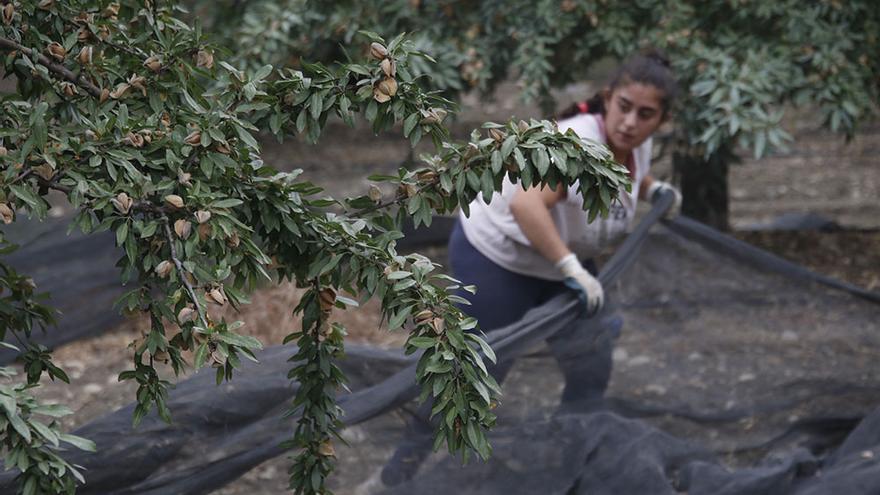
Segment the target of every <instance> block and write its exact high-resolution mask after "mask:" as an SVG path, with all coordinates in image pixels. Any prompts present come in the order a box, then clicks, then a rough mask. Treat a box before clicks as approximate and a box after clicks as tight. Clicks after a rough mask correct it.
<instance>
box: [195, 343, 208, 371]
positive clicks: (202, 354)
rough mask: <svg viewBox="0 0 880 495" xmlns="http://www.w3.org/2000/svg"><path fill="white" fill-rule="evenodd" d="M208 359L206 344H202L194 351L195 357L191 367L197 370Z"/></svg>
mask: <svg viewBox="0 0 880 495" xmlns="http://www.w3.org/2000/svg"><path fill="white" fill-rule="evenodd" d="M207 357H208V344H207V343H204V344H202V345H200V346H199V347H198V349H196V355H195V357H193V367H194V368H195V369H199V368H201V367H202V366H204V365H205V360H206V359H207Z"/></svg>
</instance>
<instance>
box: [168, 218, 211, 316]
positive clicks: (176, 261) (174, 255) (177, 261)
mask: <svg viewBox="0 0 880 495" xmlns="http://www.w3.org/2000/svg"><path fill="white" fill-rule="evenodd" d="M162 220H164V224H165V225H164V227H165V238H166V239H167V240H168V246H169V247H170V248H171V261H173V262H174V266H176V267H177V276H178V277H179V278H180V283H181V284H183V286H184V287H185V288H186V292H187V293H188V294H189V297H190V299H192V302H193V305H195V307H196V312H197V313H198V314H199V319H200V320H201V321H202V325H204V326H205V330H207V329H208V319H207V318H206V317H205V312H204V310H202V306H201V305H199V299H198V298H197V297H196V291H195V290H193V287H192V285H190V283H189V280H187V279H186V275H185V273H186V272H185V271H184V269H183V263H181V262H180V259H179V258H178V257H177V248H175V247H174V236H173V235H172V234H171V226H170V225H169V224H170V223H171V220H170V219H169V218H168V217H167V216H166V215H162Z"/></svg>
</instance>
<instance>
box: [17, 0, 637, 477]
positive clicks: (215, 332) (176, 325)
mask: <svg viewBox="0 0 880 495" xmlns="http://www.w3.org/2000/svg"><path fill="white" fill-rule="evenodd" d="M243 5H244V4H243ZM247 5H248V6H249V7H250V4H247ZM260 5H262V6H264V7H267V8H268V4H260ZM257 6H258V5H257V4H256V3H255V4H254V8H256V7H257ZM0 15H2V19H0V53H2V55H3V60H2V67H3V70H4V75H5V76H6V77H10V78H12V77H14V79H15V81H16V84H17V86H16V91H15V93H13V94H8V95H4V96H2V98H0V105H2V109H0V184H2V187H0V216H2V220H3V222H4V223H5V224H10V223H12V222H15V221H18V220H19V219H20V218H21V217H22V216H30V217H35V218H43V217H45V215H46V214H47V210H48V208H49V206H50V205H49V203H48V201H47V195H48V194H49V192H50V191H58V192H60V193H63V196H64V197H65V198H66V201H68V202H69V203H70V205H71V206H72V207H73V208H74V209H75V211H76V214H75V217H74V218H73V220H72V225H73V226H74V227H76V228H79V229H81V230H83V231H84V232H96V231H106V230H110V231H112V232H114V234H115V239H116V243H117V244H118V245H119V246H120V247H121V248H122V250H123V252H124V254H123V255H122V256H121V258H120V259H119V261H118V267H119V269H120V273H121V278H122V280H123V281H124V282H126V283H127V284H128V287H130V290H129V291H128V292H127V293H125V294H124V295H123V296H122V297H121V298H120V301H119V305H120V306H121V308H122V309H123V310H124V311H128V312H144V313H146V314H148V315H149V328H145V329H143V338H142V339H138V340H137V341H135V342H134V343H133V347H134V349H135V353H134V358H133V362H132V363H131V368H130V369H127V370H121V373H120V375H119V379H120V380H131V381H134V382H136V383H137V385H138V390H137V397H136V398H137V407H136V409H135V411H134V418H133V420H134V422H135V423H137V422H138V421H140V420H141V419H142V418H143V417H144V416H145V415H147V414H149V413H150V412H151V411H153V410H155V411H156V412H157V413H158V415H159V416H161V417H162V418H164V419H165V420H167V421H171V420H172V414H173V411H169V410H168V407H167V405H166V400H167V396H168V389H169V387H170V386H171V383H170V382H169V381H167V380H165V379H163V378H162V377H163V376H167V374H162V373H160V370H161V369H162V368H164V367H167V368H169V369H170V370H172V371H173V372H174V373H175V374H179V373H181V372H183V371H184V370H186V369H187V368H194V369H199V368H205V367H213V368H214V369H215V373H216V377H217V382H218V383H220V382H222V381H224V380H230V379H233V375H234V372H235V369H236V368H238V367H239V365H240V362H241V360H242V359H255V354H254V353H255V351H256V350H258V349H260V347H261V343H260V342H259V341H258V340H257V339H255V338H254V337H252V336H249V335H247V333H245V332H244V330H243V328H242V325H243V322H241V321H226V320H224V319H218V318H217V317H216V315H217V314H218V312H219V311H218V309H219V308H220V307H223V306H226V305H231V306H233V307H238V306H239V305H241V304H246V303H247V297H248V293H249V292H251V291H252V290H254V288H255V287H256V286H257V285H258V284H265V283H266V282H272V283H278V282H281V281H285V280H293V281H295V282H296V284H297V285H298V286H300V287H303V288H305V289H306V290H305V292H304V294H303V295H302V298H301V300H300V302H299V305H298V306H297V307H296V309H295V311H296V312H297V313H300V314H301V315H302V326H301V328H292V329H290V333H289V335H288V336H287V338H286V339H285V342H291V343H295V344H296V345H295V346H292V347H291V353H292V354H293V357H292V363H293V364H292V368H291V370H290V372H289V374H288V376H289V377H290V378H291V379H292V380H295V381H297V382H298V384H299V387H298V389H297V392H296V394H295V397H294V398H292V401H291V405H290V408H291V414H292V415H293V417H295V418H296V425H295V427H294V428H293V431H292V434H291V438H290V439H289V445H290V446H291V449H292V450H293V452H294V455H295V456H296V457H295V459H294V461H293V467H292V469H291V476H290V486H291V488H292V489H293V490H294V491H295V492H297V493H327V489H326V486H325V480H326V478H327V476H328V475H329V474H330V472H331V471H332V469H333V465H334V459H335V454H334V448H333V441H334V437H337V436H338V434H339V430H340V428H342V425H343V424H342V421H343V419H344V418H343V416H342V414H343V413H342V411H341V410H340V408H339V407H338V405H337V403H336V397H335V396H336V394H337V392H338V391H340V390H341V389H344V387H345V381H346V380H345V376H343V373H342V372H341V370H340V369H339V368H338V367H337V366H336V360H337V359H338V358H339V357H340V356H342V355H343V353H344V341H345V339H344V337H345V334H346V331H345V329H344V328H343V327H342V326H341V325H340V324H339V323H337V322H334V321H333V312H334V310H344V309H345V308H347V307H352V306H356V305H358V304H359V303H363V302H364V301H366V300H368V299H370V298H377V299H379V300H380V301H381V305H382V311H383V315H384V317H385V319H386V321H387V327H388V328H389V329H392V330H393V329H399V328H404V329H405V331H407V332H409V336H408V339H407V341H406V344H405V347H406V352H408V353H414V352H420V353H421V355H420V358H419V361H418V363H419V364H418V369H417V372H416V376H415V377H414V379H415V380H417V381H418V383H419V384H420V385H421V387H422V393H421V399H422V400H432V401H433V413H434V415H435V416H436V417H437V418H439V420H438V422H437V425H438V426H437V431H436V441H435V447H437V448H439V447H440V446H442V444H443V443H445V444H446V445H447V447H448V449H449V450H450V451H451V452H456V453H459V452H460V453H462V455H463V456H464V457H465V458H467V457H468V456H470V455H471V453H472V452H475V453H476V454H477V455H478V456H480V457H482V458H485V457H487V456H488V455H489V454H490V447H489V445H488V443H487V441H486V436H485V432H486V429H487V428H489V427H491V426H492V424H493V422H494V415H493V413H492V411H491V409H492V405H493V403H494V402H495V401H497V400H498V398H499V389H498V385H497V384H496V383H495V381H494V380H493V379H492V378H491V376H490V375H489V374H488V373H487V371H486V367H485V365H484V363H483V357H486V358H488V359H490V360H494V355H493V353H492V350H491V348H489V346H488V345H487V344H486V342H485V340H484V339H483V338H482V337H481V336H480V335H481V334H480V333H479V332H478V330H477V322H476V321H475V320H474V319H472V318H467V317H466V316H465V315H464V314H463V313H462V312H461V310H460V309H458V307H457V305H456V304H457V303H462V302H463V301H462V300H461V298H460V297H458V296H456V295H455V294H454V292H455V291H456V289H458V285H457V282H456V281H455V280H452V279H450V278H449V277H446V276H444V275H442V274H440V273H437V272H436V271H435V269H436V265H435V264H434V263H432V262H431V261H430V260H429V259H427V258H425V257H423V256H420V255H418V254H412V255H406V256H404V255H401V254H399V253H398V252H397V251H396V248H395V246H396V240H397V239H399V238H400V237H401V235H402V234H401V233H400V227H401V223H402V221H403V219H405V218H407V217H410V218H412V219H413V220H414V221H415V223H416V225H419V224H423V223H424V224H427V223H429V222H430V221H431V216H432V215H433V214H435V213H450V212H452V211H453V210H454V209H455V208H458V207H461V208H465V209H466V208H467V204H468V203H469V202H470V201H471V200H472V199H474V198H475V197H477V196H478V195H482V196H483V197H484V198H486V199H489V198H490V197H491V195H492V193H493V191H495V190H497V189H499V188H500V186H501V183H502V180H503V179H504V178H505V177H509V178H511V179H514V180H521V181H522V182H523V183H524V184H526V185H529V184H548V185H551V186H556V185H558V184H572V183H574V181H576V180H579V181H580V184H581V185H582V191H581V192H582V194H584V195H585V197H586V198H587V201H586V205H587V208H588V210H589V212H590V213H591V214H592V215H597V214H600V213H605V212H607V209H608V207H609V205H610V202H611V201H613V200H614V199H615V196H616V194H617V191H618V190H619V189H620V188H621V187H623V186H626V187H629V186H628V178H627V173H626V170H625V169H624V168H623V167H621V166H619V165H616V164H614V163H613V161H612V160H611V155H610V153H609V152H608V150H607V149H605V148H604V147H602V146H600V145H598V144H596V143H592V142H588V141H585V140H582V139H580V138H578V137H577V136H576V135H574V134H573V133H571V132H568V133H565V134H562V133H559V132H558V130H557V129H556V127H555V125H554V124H553V123H551V122H548V121H535V120H532V121H530V122H525V121H513V120H512V121H510V122H506V123H503V124H494V123H487V124H485V125H484V126H483V127H482V128H481V129H477V130H474V131H473V133H472V134H471V135H470V139H469V140H467V141H466V142H452V141H450V139H449V137H448V131H447V129H446V127H445V122H446V121H447V120H448V118H449V114H450V113H451V112H453V110H454V108H453V105H452V104H451V102H450V101H449V100H447V99H446V98H444V97H443V96H442V95H441V94H440V93H438V92H436V91H432V90H430V88H432V87H437V85H438V84H440V83H439V82H438V81H441V80H440V79H439V78H438V79H436V80H431V79H430V78H426V77H422V76H420V74H425V73H431V72H432V71H437V72H442V71H443V70H444V69H431V67H433V64H434V61H433V60H432V59H431V57H430V56H428V55H426V54H425V53H423V52H422V51H420V50H419V47H420V46H421V45H420V41H419V40H424V38H419V37H418V36H416V37H406V36H403V35H394V36H388V37H385V38H383V37H381V36H379V35H377V34H373V33H372V32H362V33H360V34H357V35H355V34H354V33H350V34H351V36H349V37H348V38H347V42H346V44H345V46H344V48H345V54H344V55H342V54H336V55H338V56H334V57H330V58H326V59H324V60H323V63H306V62H304V61H303V60H305V59H304V58H303V59H300V60H298V61H297V63H296V68H283V69H276V68H273V66H272V65H269V64H264V63H263V62H266V61H267V60H268V59H269V58H271V57H267V58H266V59H260V58H259V57H256V56H255V55H254V54H251V53H250V52H248V51H247V50H245V51H243V52H241V53H231V54H230V55H229V57H228V61H227V60H225V58H227V57H226V56H225V54H226V53H227V52H226V51H225V50H224V49H223V47H222V46H220V45H217V44H214V43H213V42H212V41H211V38H210V37H209V36H207V35H206V33H205V32H204V31H203V30H202V28H201V27H200V25H199V23H198V22H189V20H188V19H187V18H186V17H184V15H185V14H184V13H183V12H182V11H180V10H179V8H178V6H177V5H175V4H174V3H171V2H156V1H151V0H145V1H135V0H122V1H116V2H110V1H101V0H67V1H63V2H61V1H53V0H13V1H9V0H3V1H2V9H0ZM184 19H187V20H184ZM309 19H310V20H311V18H309ZM248 22H249V21H248ZM278 22H280V23H287V22H289V23H290V26H292V27H291V29H294V27H295V26H299V24H297V22H295V21H294V20H291V18H288V17H284V16H281V17H278ZM285 25H286V24H285ZM270 35H271V33H268V34H267V36H266V40H267V43H268V42H269V41H268V40H269V39H270V38H271V36H270ZM304 36H313V34H312V33H308V34H305V35H304ZM274 42H277V43H280V44H281V45H283V48H284V49H285V50H286V49H287V48H289V47H288V46H287V45H285V44H284V43H285V42H284V39H283V37H281V38H278V39H276V40H275V41H274ZM310 42H311V43H315V44H318V43H319V42H318V40H316V39H315V38H311V41H310ZM248 43H250V41H248ZM281 45H279V46H281ZM244 46H248V45H244ZM328 53H329V52H328ZM331 119H339V120H342V121H344V122H347V123H349V124H351V123H354V121H355V119H364V120H366V121H367V122H369V123H370V124H371V125H372V127H373V129H375V130H376V131H380V130H386V129H394V130H396V131H397V132H401V133H402V134H403V136H404V137H405V138H407V139H409V140H410V141H411V142H412V144H413V145H415V144H416V143H418V142H419V141H420V140H422V139H423V138H428V139H430V140H431V142H432V144H433V146H434V152H433V153H429V154H427V155H425V156H423V161H422V163H421V164H419V165H416V164H412V165H411V166H410V167H407V168H401V169H400V170H399V171H398V173H397V174H394V175H389V176H378V177H373V180H375V181H377V182H378V183H380V185H381V184H382V183H384V184H385V185H386V186H387V185H390V186H391V188H393V190H394V191H395V193H394V194H392V195H388V196H383V194H382V193H381V189H380V188H379V187H373V188H370V190H369V191H365V194H364V195H362V196H359V197H355V198H346V199H334V198H330V197H327V196H326V195H323V193H322V189H321V188H320V187H318V186H316V185H313V184H311V183H309V182H305V181H303V180H301V179H299V178H298V172H296V171H294V172H290V173H285V172H279V170H278V169H276V168H274V167H272V166H270V165H268V164H265V163H264V162H263V161H262V160H261V158H260V142H259V140H258V139H257V135H258V134H260V133H266V134H273V135H275V136H276V137H277V138H278V139H282V138H285V137H289V136H294V135H302V136H304V137H305V138H307V139H309V140H311V141H317V140H318V139H319V138H320V136H321V133H322V130H323V129H324V128H325V126H326V124H327V122H328V120H331ZM386 188H387V187H386ZM14 249H15V246H14V245H12V244H10V243H9V242H8V241H7V240H6V238H5V236H3V235H2V232H0V250H2V251H0V253H3V254H7V253H9V252H11V251H12V250H14ZM0 272H2V273H0V337H2V338H3V339H5V340H11V341H13V342H17V343H18V349H19V350H20V351H21V354H20V357H21V360H22V362H23V367H24V370H25V374H26V378H24V379H23V380H22V381H20V382H17V381H15V378H14V377H12V375H13V370H12V369H11V368H6V367H4V368H0V373H2V374H3V380H4V381H3V384H2V385H0V445H2V452H3V459H4V462H5V465H6V467H7V468H13V467H14V468H17V469H19V470H20V475H19V478H18V479H19V481H20V485H19V488H20V490H21V491H22V492H23V493H27V494H32V493H50V494H57V493H73V492H74V491H75V488H76V484H77V480H79V481H80V482H81V481H82V476H81V475H80V473H78V472H77V470H76V467H75V466H70V465H68V464H67V463H65V461H64V460H63V458H62V457H61V456H60V455H59V446H60V445H61V444H62V443H68V444H72V445H73V446H75V447H78V448H84V449H90V448H94V445H92V444H91V443H90V442H89V441H88V440H86V439H81V438H78V437H75V436H71V435H67V434H64V433H62V432H61V431H60V429H59V426H58V423H57V422H55V420H54V418H56V417H58V416H62V415H64V414H67V413H69V411H67V410H66V409H64V408H63V407H62V406H59V405H45V404H41V403H39V402H38V401H36V400H35V399H34V397H33V396H32V395H31V394H30V389H31V388H32V387H35V386H37V385H38V384H39V382H40V380H41V379H42V378H43V377H44V376H48V377H49V378H51V379H56V378H57V379H60V380H64V381H67V376H66V375H65V373H64V371H63V370H61V369H59V368H58V367H57V366H56V365H55V364H53V363H52V360H51V354H50V353H49V351H48V350H47V349H45V348H41V347H36V346H33V345H31V344H28V343H27V337H28V336H29V335H30V334H31V332H33V331H35V330H36V329H39V328H40V327H45V326H47V325H50V324H51V323H52V321H53V318H54V317H55V315H54V313H53V311H52V310H51V309H50V308H48V307H47V306H45V305H43V304H42V303H41V300H40V297H41V295H40V294H39V292H38V291H37V289H36V288H35V287H34V284H33V281H32V280H31V279H29V278H28V277H27V274H19V273H16V272H15V271H14V269H13V268H12V267H10V266H8V265H7V264H6V263H3V262H2V261H0ZM108 310H110V308H108ZM4 345H11V344H4ZM96 359H99V358H98V357H96ZM281 440H282V439H279V441H281Z"/></svg>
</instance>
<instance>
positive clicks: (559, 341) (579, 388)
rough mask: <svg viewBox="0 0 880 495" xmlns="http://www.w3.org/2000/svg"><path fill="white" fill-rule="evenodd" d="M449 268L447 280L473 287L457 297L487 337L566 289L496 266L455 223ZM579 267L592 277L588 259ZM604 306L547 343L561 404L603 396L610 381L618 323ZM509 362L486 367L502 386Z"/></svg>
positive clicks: (620, 322)
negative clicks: (560, 381) (558, 375)
mask: <svg viewBox="0 0 880 495" xmlns="http://www.w3.org/2000/svg"><path fill="white" fill-rule="evenodd" d="M449 264H450V267H451V269H452V276H454V277H455V278H457V279H458V280H460V281H461V282H462V284H463V285H471V284H473V285H476V286H477V293H476V294H470V293H467V292H463V291H462V293H460V294H459V295H461V296H462V297H464V298H466V299H467V300H468V301H470V302H471V305H470V306H462V307H461V309H462V311H464V312H465V313H467V314H468V315H469V316H473V317H475V318H477V320H478V321H479V324H480V328H481V329H482V330H483V331H484V332H486V333H490V332H492V330H495V329H498V328H503V327H505V326H507V325H510V324H511V323H514V322H516V321H519V320H520V319H521V318H522V317H523V315H525V313H526V312H527V311H528V310H530V309H532V308H534V307H536V306H539V305H541V304H543V303H544V302H546V301H548V300H549V299H551V298H552V297H554V296H556V295H558V294H560V293H561V292H563V291H567V290H570V289H568V288H567V287H566V286H565V285H564V284H563V283H562V282H560V281H553V280H544V279H539V278H535V277H530V276H527V275H521V274H518V273H514V272H511V271H510V270H507V269H505V268H503V267H501V266H499V265H497V264H496V263H495V262H493V261H492V260H490V259H489V258H486V257H485V256H483V254H482V253H480V252H479V251H477V250H476V249H475V248H474V247H473V246H472V245H471V243H470V242H468V240H467V238H466V237H465V235H464V231H463V230H462V227H461V223H460V222H457V223H456V225H455V228H454V229H453V231H452V235H451V236H450V238H449ZM584 266H585V267H586V268H587V269H588V270H589V271H590V272H591V273H593V274H594V275H595V274H596V273H597V270H596V267H595V264H594V263H593V262H592V260H588V261H586V262H584ZM605 308H607V309H603V310H602V311H601V312H600V313H599V314H598V315H596V316H594V317H592V318H590V319H585V320H581V321H580V322H579V324H577V325H573V326H572V328H571V329H570V330H568V331H564V332H562V333H561V334H558V335H554V336H553V337H552V338H550V339H548V341H547V343H548V345H549V347H550V350H551V352H552V353H553V355H554V357H555V358H556V360H557V361H558V362H559V366H560V368H561V370H562V372H563V375H564V376H565V381H566V384H565V390H564V391H563V396H562V401H563V403H565V402H570V401H582V400H593V399H600V398H601V397H602V396H603V395H604V393H605V389H606V388H607V386H608V380H609V379H610V377H611V351H612V347H613V341H614V339H615V338H616V336H617V335H619V332H620V328H621V326H622V324H623V320H622V319H621V318H620V316H618V315H616V314H615V313H614V312H613V310H611V309H610V308H611V305H610V304H609V303H608V301H607V296H606V306H605ZM500 358H501V356H499V359H500ZM512 364H513V362H512V360H508V361H507V362H506V363H501V364H499V365H497V366H494V367H490V372H491V373H492V376H494V377H495V379H496V380H497V381H498V382H499V383H501V382H502V381H503V380H504V377H505V376H506V375H507V372H508V371H509V370H510V367H511V366H512Z"/></svg>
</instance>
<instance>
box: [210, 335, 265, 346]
mask: <svg viewBox="0 0 880 495" xmlns="http://www.w3.org/2000/svg"><path fill="white" fill-rule="evenodd" d="M216 336H217V338H218V339H220V340H222V341H223V342H226V343H227V344H232V345H235V346H238V347H244V348H246V349H262V348H263V343H262V342H260V341H259V340H258V339H257V338H255V337H251V336H250V335H238V334H235V333H231V332H220V333H217V334H216Z"/></svg>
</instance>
